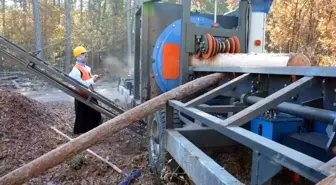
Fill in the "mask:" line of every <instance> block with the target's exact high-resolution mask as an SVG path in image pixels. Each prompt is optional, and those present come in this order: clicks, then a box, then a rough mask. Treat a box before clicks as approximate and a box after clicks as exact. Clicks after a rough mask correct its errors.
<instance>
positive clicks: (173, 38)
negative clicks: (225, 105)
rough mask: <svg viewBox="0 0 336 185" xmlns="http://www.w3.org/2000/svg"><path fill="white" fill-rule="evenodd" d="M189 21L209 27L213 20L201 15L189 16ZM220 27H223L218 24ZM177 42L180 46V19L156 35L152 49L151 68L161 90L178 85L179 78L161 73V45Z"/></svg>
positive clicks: (198, 25) (167, 89)
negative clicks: (166, 77) (167, 77)
mask: <svg viewBox="0 0 336 185" xmlns="http://www.w3.org/2000/svg"><path fill="white" fill-rule="evenodd" d="M190 21H191V22H192V23H194V24H196V26H197V27H204V28H211V26H212V24H213V23H214V21H213V20H211V19H208V18H205V17H202V16H190ZM220 28H223V27H221V26H220ZM171 43H174V44H178V45H179V46H180V47H181V19H179V20H176V21H175V22H173V23H171V24H170V25H169V26H168V27H166V29H164V31H163V32H162V33H161V34H160V36H159V37H158V39H157V41H156V43H155V46H154V49H153V55H152V59H153V64H152V70H153V74H154V76H155V80H156V83H157V84H158V86H159V88H160V90H161V92H163V93H164V92H167V91H169V90H171V89H174V88H176V87H178V86H179V78H176V79H165V78H164V77H163V75H162V67H163V65H162V64H163V46H164V45H165V44H171Z"/></svg>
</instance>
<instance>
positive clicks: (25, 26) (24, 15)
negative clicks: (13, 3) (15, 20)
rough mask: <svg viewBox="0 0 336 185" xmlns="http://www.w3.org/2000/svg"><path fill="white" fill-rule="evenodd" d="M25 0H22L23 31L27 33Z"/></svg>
mask: <svg viewBox="0 0 336 185" xmlns="http://www.w3.org/2000/svg"><path fill="white" fill-rule="evenodd" d="M27 13H28V12H27V0H23V30H24V32H26V31H27Z"/></svg>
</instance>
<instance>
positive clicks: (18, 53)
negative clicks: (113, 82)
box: [0, 36, 125, 118]
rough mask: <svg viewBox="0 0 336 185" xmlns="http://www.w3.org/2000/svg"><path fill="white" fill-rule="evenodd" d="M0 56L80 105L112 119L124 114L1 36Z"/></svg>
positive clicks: (94, 93)
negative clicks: (85, 95) (46, 82)
mask: <svg viewBox="0 0 336 185" xmlns="http://www.w3.org/2000/svg"><path fill="white" fill-rule="evenodd" d="M0 56H1V57H3V58H5V59H7V60H10V61H14V62H16V63H17V64H20V66H21V67H23V68H25V69H26V70H28V71H29V72H32V73H34V74H35V75H37V76H39V77H41V78H43V79H44V80H46V81H48V82H49V83H50V84H52V85H53V86H55V87H56V88H58V89H60V90H62V91H63V92H65V93H67V94H68V95H70V96H72V97H74V98H76V99H77V100H79V101H81V102H82V103H85V104H86V105H88V106H90V107H92V108H93V109H95V110H97V111H99V112H101V113H103V114H105V115H106V116H108V117H110V118H114V117H116V116H117V115H119V114H121V113H123V112H125V110H123V109H122V108H121V107H119V106H118V105H117V104H115V103H114V102H113V101H111V100H109V99H107V98H106V97H104V96H102V95H100V94H99V93H97V92H95V91H94V90H91V89H89V88H86V87H85V86H84V85H82V84H81V83H79V82H78V81H76V80H74V79H72V78H71V77H70V76H68V75H67V74H65V73H63V72H62V71H60V70H58V69H57V68H55V67H54V66H52V65H51V64H49V63H47V62H45V61H43V60H41V59H39V58H37V57H36V56H34V55H32V54H30V53H29V52H28V51H26V50H25V49H23V48H21V47H20V46H18V45H16V44H14V43H13V42H11V41H9V40H7V39H6V38H4V37H1V36H0ZM77 89H78V90H77ZM78 91H83V92H85V93H86V94H87V95H88V96H87V97H84V96H82V95H80V94H79V92H78ZM93 98H94V99H96V100H97V101H98V104H97V103H95V102H94V101H92V100H93Z"/></svg>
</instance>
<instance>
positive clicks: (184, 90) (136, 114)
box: [0, 73, 225, 185]
mask: <svg viewBox="0 0 336 185" xmlns="http://www.w3.org/2000/svg"><path fill="white" fill-rule="evenodd" d="M224 76H225V75H224V74H221V73H215V74H211V75H208V76H204V77H201V78H198V79H196V80H194V81H191V82H188V83H186V84H184V85H181V86H179V87H177V88H175V89H173V90H171V91H168V92H166V93H164V94H161V95H160V96H157V97H155V98H153V99H151V100H149V101H147V102H145V103H143V104H141V105H139V106H137V107H135V108H133V109H131V110H129V111H127V112H124V113H123V114H121V115H119V116H117V117H115V118H113V119H111V120H109V121H107V122H105V123H103V124H102V125H100V126H98V127H96V128H94V129H92V130H90V131H88V132H87V133H85V134H82V135H80V136H78V137H77V138H75V139H73V140H72V141H70V142H67V143H65V144H63V145H61V146H60V147H58V148H56V149H54V150H52V151H50V152H48V153H46V154H44V155H43V156H41V157H39V158H37V159H35V160H33V161H31V162H30V163H28V164H26V165H24V166H22V167H20V168H18V169H16V170H14V171H12V172H10V173H8V174H6V175H5V176H3V177H1V178H0V185H5V184H6V185H13V184H22V183H24V182H25V181H28V180H29V179H30V178H33V177H35V176H37V175H39V174H41V173H42V172H44V171H46V170H48V169H50V168H52V167H54V166H56V165H58V164H60V163H62V162H63V161H65V160H68V159H70V158H71V157H73V156H74V155H76V154H77V153H79V152H82V151H84V150H86V149H87V148H89V147H91V146H93V145H95V144H97V143H99V142H100V141H102V140H104V139H105V138H106V137H108V136H110V135H113V134H115V133H117V132H119V131H120V130H122V129H124V128H126V127H128V126H129V125H132V124H133V123H135V122H136V121H138V120H140V119H141V118H143V117H145V116H149V115H151V114H153V113H154V112H156V111H158V110H160V109H162V108H164V107H165V105H166V104H167V102H168V101H169V100H173V99H177V100H180V99H183V98H184V97H186V96H189V95H192V94H194V93H196V92H198V91H200V90H202V89H205V88H207V87H209V86H211V85H214V84H217V83H218V82H219V81H220V80H222V79H224Z"/></svg>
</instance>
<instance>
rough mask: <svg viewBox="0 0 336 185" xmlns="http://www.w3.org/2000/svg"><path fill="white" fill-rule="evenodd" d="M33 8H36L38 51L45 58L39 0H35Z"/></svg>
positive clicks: (35, 24) (35, 20) (35, 22)
mask: <svg viewBox="0 0 336 185" xmlns="http://www.w3.org/2000/svg"><path fill="white" fill-rule="evenodd" d="M33 10H34V26H35V41H36V51H38V52H39V53H38V55H37V57H38V58H40V59H44V53H43V50H42V48H43V37H42V28H41V20H40V8H39V3H38V0H33Z"/></svg>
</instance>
